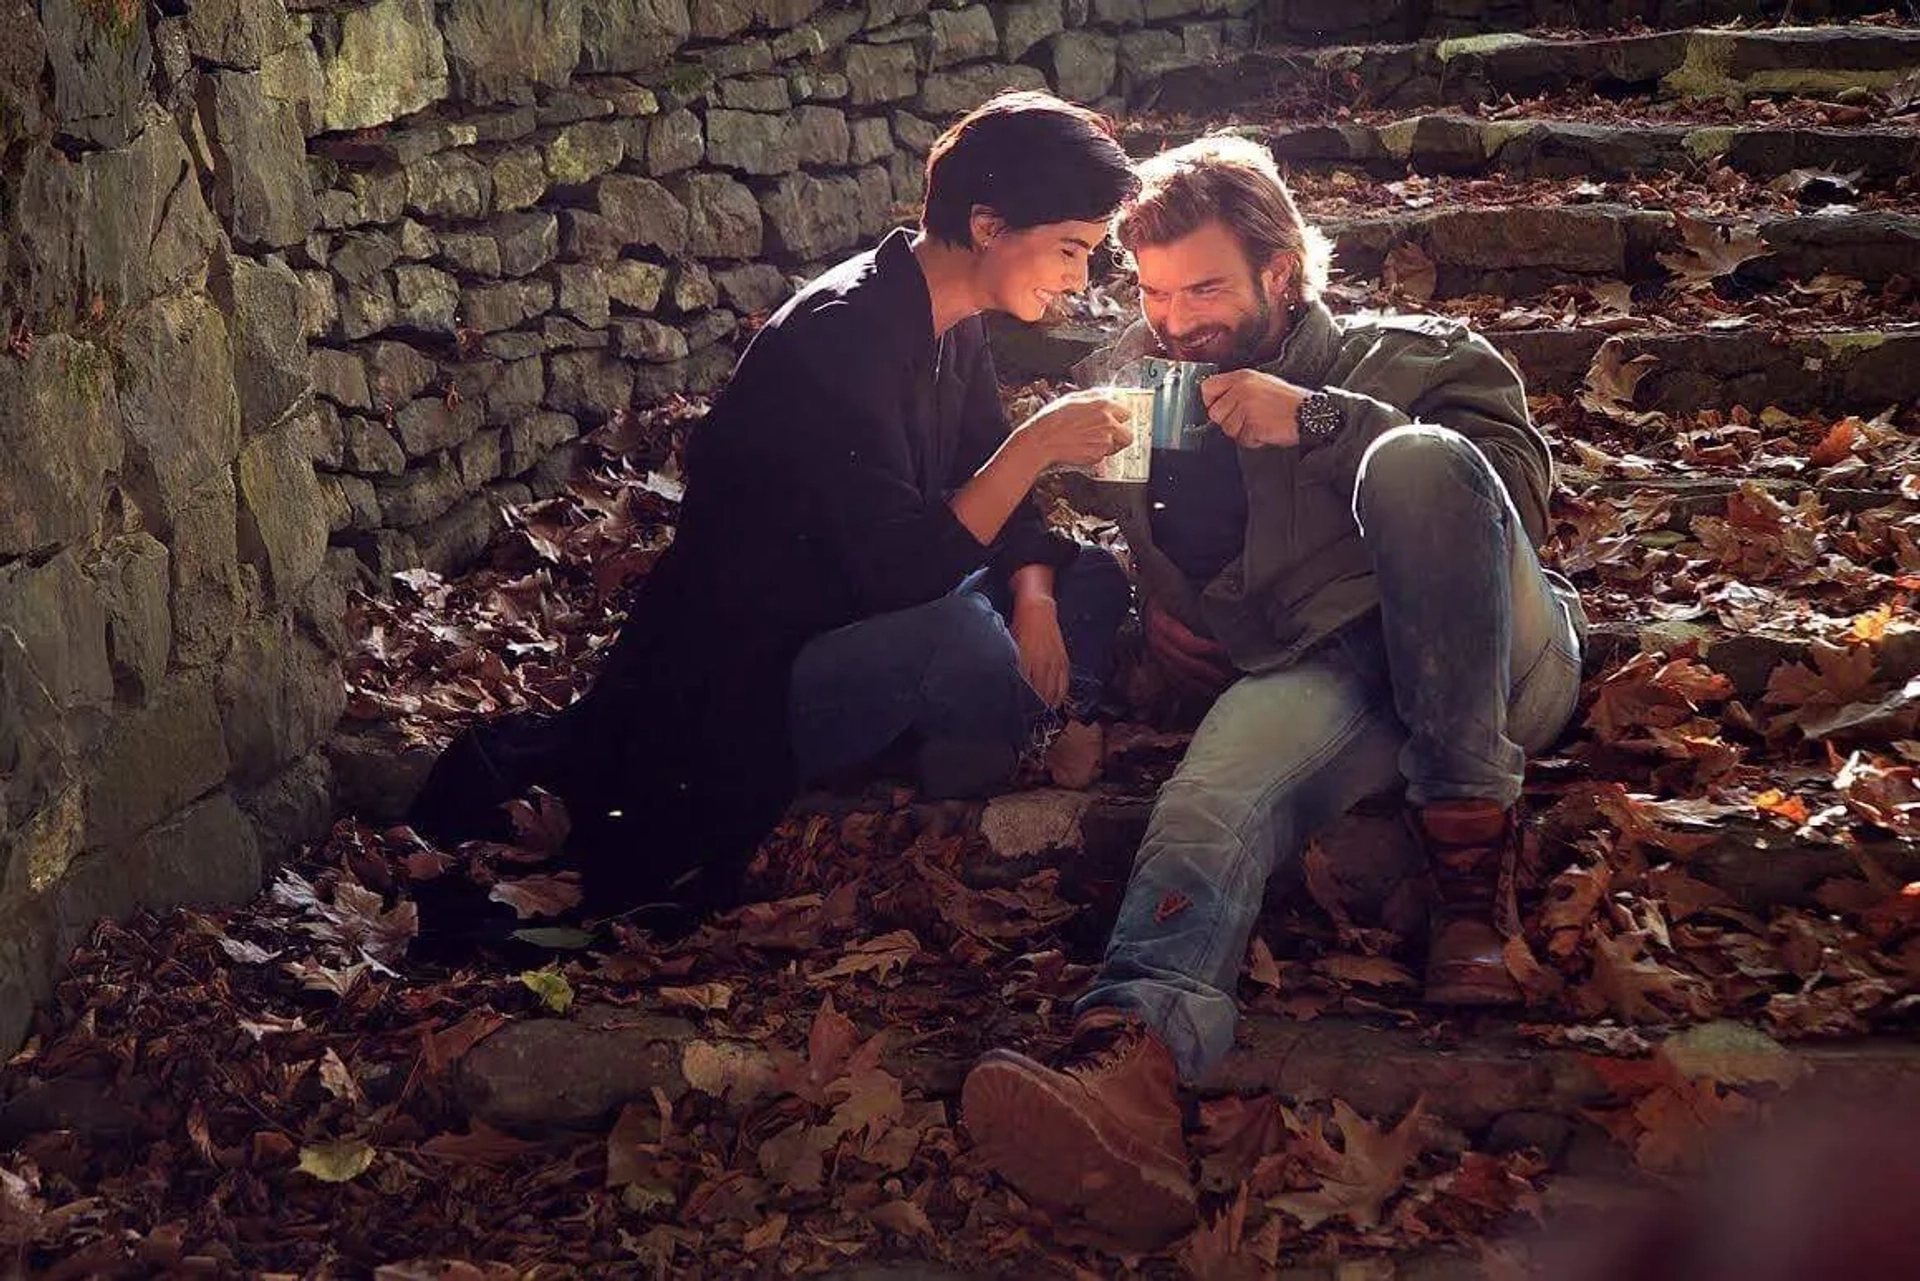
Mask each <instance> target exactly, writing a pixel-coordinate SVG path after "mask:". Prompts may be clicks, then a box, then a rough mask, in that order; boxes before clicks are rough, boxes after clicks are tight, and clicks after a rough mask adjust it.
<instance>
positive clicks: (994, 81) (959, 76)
mask: <svg viewBox="0 0 1920 1281" xmlns="http://www.w3.org/2000/svg"><path fill="white" fill-rule="evenodd" d="M1046 87H1047V78H1046V77H1045V76H1044V75H1042V74H1041V73H1040V71H1039V69H1038V68H1036V67H1029V66H1026V65H1024V64H1015V65H1013V66H1010V67H1003V66H996V65H994V64H993V63H986V62H983V63H978V64H975V65H974V66H970V67H959V68H956V69H955V70H952V71H936V72H934V73H932V74H931V75H929V76H928V77H927V78H926V79H925V80H924V81H922V82H921V84H920V96H919V97H918V98H916V99H914V105H915V106H916V107H917V108H918V109H919V110H921V111H924V112H926V113H927V114H928V115H933V116H957V115H959V114H960V113H962V112H966V111H972V110H973V109H974V108H975V107H977V106H979V105H980V104H981V103H983V102H985V101H986V100H987V99H989V98H991V97H993V95H995V94H996V93H999V92H1000V91H1001V90H1002V89H1045V88H1046Z"/></svg>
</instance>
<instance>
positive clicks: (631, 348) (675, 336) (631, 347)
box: [613, 317, 688, 364]
mask: <svg viewBox="0 0 1920 1281" xmlns="http://www.w3.org/2000/svg"><path fill="white" fill-rule="evenodd" d="M613 328H614V336H615V339H616V341H617V343H618V345H619V349H620V354H621V355H622V356H623V357H625V358H627V359H629V360H644V361H647V362H649V363H651V364H665V363H667V362H668V361H674V360H685V359H686V356H687V350H688V348H687V339H686V335H684V334H682V333H681V332H680V331H679V330H678V329H675V328H674V327H673V326H672V325H668V324H663V323H661V322H660V321H658V320H651V319H648V318H645V317H641V318H639V319H635V320H621V321H616V322H615V323H614V327H613Z"/></svg>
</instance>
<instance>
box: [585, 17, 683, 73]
mask: <svg viewBox="0 0 1920 1281" xmlns="http://www.w3.org/2000/svg"><path fill="white" fill-rule="evenodd" d="M692 33H693V20H692V16H691V15H690V14H689V13H688V12H687V3H686V0H581V5H580V54H581V56H580V62H581V66H582V67H583V68H584V69H585V70H587V71H648V70H652V69H653V68H655V67H658V66H660V65H661V64H663V63H664V62H666V60H667V59H668V57H670V56H671V55H672V53H673V51H674V50H675V49H678V48H679V47H680V45H681V44H682V43H684V42H685V41H686V39H687V37H688V36H690V35H691V34H692Z"/></svg>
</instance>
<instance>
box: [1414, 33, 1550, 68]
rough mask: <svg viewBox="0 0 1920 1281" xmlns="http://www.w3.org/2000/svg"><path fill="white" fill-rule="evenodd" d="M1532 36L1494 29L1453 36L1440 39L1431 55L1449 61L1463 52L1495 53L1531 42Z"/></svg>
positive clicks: (1442, 60)
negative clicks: (1486, 31) (1480, 34)
mask: <svg viewBox="0 0 1920 1281" xmlns="http://www.w3.org/2000/svg"><path fill="white" fill-rule="evenodd" d="M1533 43H1534V39H1533V37H1532V36H1523V35H1521V34H1520V33H1519V32H1517V31H1494V32H1490V33H1488V34H1487V35H1484V36H1455V37H1454V38H1453V39H1451V40H1442V41H1441V42H1440V43H1439V44H1437V45H1435V46H1434V47H1433V56H1434V57H1436V58H1438V59H1439V60H1440V61H1441V62H1451V61H1453V60H1454V59H1455V58H1458V57H1460V56H1461V55H1463V54H1476V53H1497V52H1498V51H1500V50H1502V49H1517V48H1519V47H1520V46H1521V45H1528V44H1533Z"/></svg>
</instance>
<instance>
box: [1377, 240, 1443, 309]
mask: <svg viewBox="0 0 1920 1281" xmlns="http://www.w3.org/2000/svg"><path fill="white" fill-rule="evenodd" d="M1380 283H1381V284H1382V285H1384V286H1385V287H1386V290H1387V292H1388V293H1390V294H1399V295H1400V296H1401V297H1403V298H1406V299H1407V300H1408V301H1410V302H1416V303H1424V302H1431V301H1432V300H1433V292H1434V289H1435V288H1436V287H1437V284H1438V272H1437V270H1436V269H1435V267H1434V263H1433V259H1431V258H1429V257H1428V256H1427V254H1426V251H1425V250H1423V249H1421V248H1420V246H1419V245H1417V244H1415V243H1414V242H1413V241H1411V240H1403V241H1401V242H1400V243H1399V244H1397V245H1395V246H1394V247H1393V248H1392V249H1391V250H1389V251H1388V253H1387V258H1386V262H1385V263H1384V264H1383V265H1382V267H1381V271H1380Z"/></svg>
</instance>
